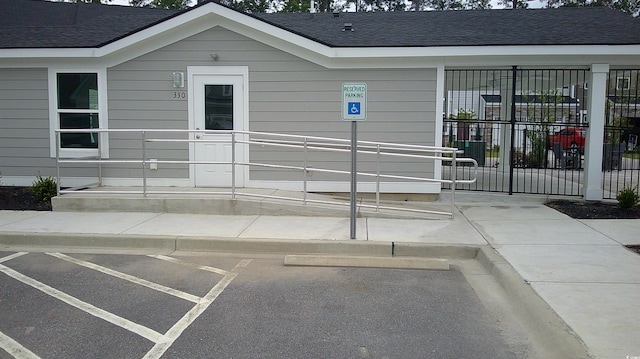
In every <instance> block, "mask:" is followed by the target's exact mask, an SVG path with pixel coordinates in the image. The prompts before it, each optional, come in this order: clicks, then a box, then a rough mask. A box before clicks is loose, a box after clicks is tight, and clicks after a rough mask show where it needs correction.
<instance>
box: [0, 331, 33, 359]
mask: <svg viewBox="0 0 640 359" xmlns="http://www.w3.org/2000/svg"><path fill="white" fill-rule="evenodd" d="M0 348H2V349H4V351H6V352H7V353H9V354H10V355H13V357H14V358H16V359H40V357H39V356H37V355H35V354H33V352H32V351H31V350H29V349H27V348H25V347H23V346H22V345H20V343H18V342H16V341H15V340H13V339H11V338H10V337H8V336H6V335H4V334H3V333H2V332H0Z"/></svg>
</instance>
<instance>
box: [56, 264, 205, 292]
mask: <svg viewBox="0 0 640 359" xmlns="http://www.w3.org/2000/svg"><path fill="white" fill-rule="evenodd" d="M47 254H48V255H50V256H53V257H56V258H59V259H62V260H65V261H67V262H71V263H74V264H77V265H80V266H83V267H86V268H89V269H93V270H96V271H99V272H102V273H104V274H108V275H110V276H113V277H116V278H120V279H124V280H126V281H129V282H131V283H135V284H139V285H141V286H144V287H147V288H151V289H154V290H157V291H159V292H163V293H166V294H171V295H173V296H175V297H178V298H181V299H184V300H188V301H190V302H193V303H199V302H200V301H201V300H202V298H200V297H198V296H195V295H193V294H189V293H186V292H183V291H180V290H177V289H173V288H169V287H166V286H164V285H162V284H158V283H154V282H150V281H148V280H145V279H142V278H138V277H134V276H132V275H129V274H126V273H122V272H118V271H116V270H113V269H110V268H106V267H103V266H101V265H98V264H94V263H91V262H87V261H83V260H80V259H76V258H73V257H70V256H68V255H66V254H62V253H47Z"/></svg>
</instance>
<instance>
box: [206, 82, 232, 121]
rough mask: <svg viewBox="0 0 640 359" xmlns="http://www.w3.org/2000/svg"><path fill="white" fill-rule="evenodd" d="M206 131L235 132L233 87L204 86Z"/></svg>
mask: <svg viewBox="0 0 640 359" xmlns="http://www.w3.org/2000/svg"><path fill="white" fill-rule="evenodd" d="M204 102H205V105H204V126H205V130H233V85H204Z"/></svg>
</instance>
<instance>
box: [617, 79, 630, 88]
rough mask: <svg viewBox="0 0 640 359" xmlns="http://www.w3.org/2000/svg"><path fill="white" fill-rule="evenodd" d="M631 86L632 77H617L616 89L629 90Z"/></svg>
mask: <svg viewBox="0 0 640 359" xmlns="http://www.w3.org/2000/svg"><path fill="white" fill-rule="evenodd" d="M630 87H631V79H630V78H628V77H618V78H617V79H616V90H628V89H629V88H630Z"/></svg>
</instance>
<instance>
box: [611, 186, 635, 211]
mask: <svg viewBox="0 0 640 359" xmlns="http://www.w3.org/2000/svg"><path fill="white" fill-rule="evenodd" d="M616 199H617V200H618V208H620V209H624V210H627V209H631V208H632V207H634V206H635V205H637V204H638V202H640V196H639V195H638V186H636V187H625V188H624V189H623V190H621V191H620V192H618V195H617V196H616Z"/></svg>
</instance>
